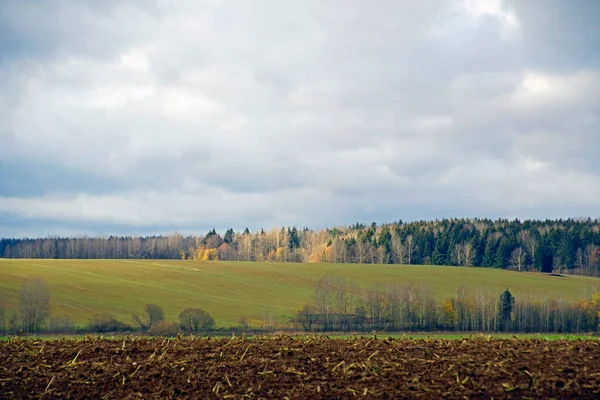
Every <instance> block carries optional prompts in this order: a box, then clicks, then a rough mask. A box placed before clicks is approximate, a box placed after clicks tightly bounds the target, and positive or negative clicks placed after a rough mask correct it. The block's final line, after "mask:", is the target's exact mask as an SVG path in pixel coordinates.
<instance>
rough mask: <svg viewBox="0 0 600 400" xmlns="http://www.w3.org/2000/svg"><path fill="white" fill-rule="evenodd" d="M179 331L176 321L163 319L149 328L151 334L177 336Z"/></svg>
mask: <svg viewBox="0 0 600 400" xmlns="http://www.w3.org/2000/svg"><path fill="white" fill-rule="evenodd" d="M179 331H180V329H179V326H178V325H177V324H176V323H174V322H165V321H161V322H159V323H158V324H156V325H154V326H152V327H151V328H150V329H148V334H149V335H151V336H177V334H178V333H179Z"/></svg>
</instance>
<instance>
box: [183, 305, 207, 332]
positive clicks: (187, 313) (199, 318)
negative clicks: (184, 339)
mask: <svg viewBox="0 0 600 400" xmlns="http://www.w3.org/2000/svg"><path fill="white" fill-rule="evenodd" d="M179 324H180V326H181V328H182V329H183V330H184V331H186V332H191V333H197V332H202V331H208V330H211V329H212V328H213V327H214V326H215V320H214V319H213V317H211V316H210V314H209V313H207V312H206V311H204V310H202V309H200V308H186V309H185V310H183V311H182V312H181V313H180V314H179Z"/></svg>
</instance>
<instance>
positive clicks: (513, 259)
mask: <svg viewBox="0 0 600 400" xmlns="http://www.w3.org/2000/svg"><path fill="white" fill-rule="evenodd" d="M526 260H527V252H526V251H525V249H523V248H522V247H521V246H519V247H517V248H516V249H514V250H513V252H512V254H511V255H510V266H511V267H512V268H514V269H516V270H517V271H521V270H522V269H523V267H524V266H525V261H526Z"/></svg>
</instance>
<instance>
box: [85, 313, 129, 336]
mask: <svg viewBox="0 0 600 400" xmlns="http://www.w3.org/2000/svg"><path fill="white" fill-rule="evenodd" d="M88 329H89V330H90V331H91V332H98V333H104V332H126V331H131V327H130V326H129V325H127V324H125V323H123V322H121V321H118V320H117V319H116V318H114V317H113V316H112V315H110V314H95V315H94V316H93V317H92V318H90V320H89V322H88Z"/></svg>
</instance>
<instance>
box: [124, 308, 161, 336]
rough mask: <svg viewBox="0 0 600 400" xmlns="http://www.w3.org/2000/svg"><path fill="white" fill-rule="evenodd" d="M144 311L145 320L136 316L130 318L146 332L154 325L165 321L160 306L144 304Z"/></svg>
mask: <svg viewBox="0 0 600 400" xmlns="http://www.w3.org/2000/svg"><path fill="white" fill-rule="evenodd" d="M144 310H145V311H146V315H147V316H148V318H147V319H143V318H141V317H140V316H139V315H138V314H133V316H132V318H133V320H134V321H135V323H136V324H137V325H138V326H139V327H140V329H142V330H143V331H146V330H148V329H150V328H152V327H153V326H154V325H156V324H158V323H159V322H161V321H164V319H165V313H164V311H163V309H162V307H161V306H159V305H156V304H146V307H145V308H144Z"/></svg>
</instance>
